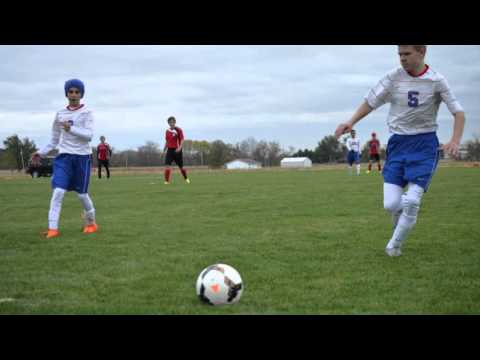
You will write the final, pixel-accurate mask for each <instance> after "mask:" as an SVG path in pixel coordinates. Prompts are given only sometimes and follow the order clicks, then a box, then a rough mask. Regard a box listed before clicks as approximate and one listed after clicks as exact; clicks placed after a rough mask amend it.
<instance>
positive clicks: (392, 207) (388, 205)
mask: <svg viewBox="0 0 480 360" xmlns="http://www.w3.org/2000/svg"><path fill="white" fill-rule="evenodd" d="M383 208H384V209H385V210H387V211H388V212H390V213H396V212H398V210H399V209H400V208H401V199H384V200H383Z"/></svg>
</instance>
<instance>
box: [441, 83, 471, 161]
mask: <svg viewBox="0 0 480 360" xmlns="http://www.w3.org/2000/svg"><path fill="white" fill-rule="evenodd" d="M438 86H439V92H440V97H441V98H442V100H443V101H444V102H445V104H446V105H447V107H448V110H449V111H450V113H452V114H453V118H454V123H453V135H452V138H451V139H450V141H449V142H448V143H446V144H445V145H443V150H444V151H445V152H446V153H447V154H450V155H453V156H456V155H457V154H458V151H459V148H460V141H461V140H462V136H463V129H464V127H465V112H464V111H463V108H462V106H461V105H460V103H459V102H458V100H457V99H456V97H455V95H454V94H453V92H452V90H451V89H450V86H449V85H448V82H447V80H446V79H444V78H443V79H441V81H439V82H438Z"/></svg>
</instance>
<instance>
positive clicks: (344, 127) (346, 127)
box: [335, 101, 373, 150]
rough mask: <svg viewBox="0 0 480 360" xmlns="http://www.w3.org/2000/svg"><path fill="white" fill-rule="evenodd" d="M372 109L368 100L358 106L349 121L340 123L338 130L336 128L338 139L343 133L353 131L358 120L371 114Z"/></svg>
mask: <svg viewBox="0 0 480 360" xmlns="http://www.w3.org/2000/svg"><path fill="white" fill-rule="evenodd" d="M372 111H373V108H372V107H370V105H368V102H367V101H364V102H363V103H362V105H360V106H359V107H358V109H357V111H355V113H354V114H353V116H352V117H351V118H350V120H349V121H347V122H346V123H341V124H340V125H338V127H337V130H335V136H336V137H337V139H338V138H339V137H340V136H342V135H343V134H345V133H349V132H350V131H352V129H353V126H354V125H355V124H356V123H357V122H359V121H360V120H361V119H363V118H364V117H365V116H367V115H368V114H370V113H371V112H372ZM349 150H350V149H349Z"/></svg>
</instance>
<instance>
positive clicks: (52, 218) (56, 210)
mask: <svg viewBox="0 0 480 360" xmlns="http://www.w3.org/2000/svg"><path fill="white" fill-rule="evenodd" d="M65 193H66V190H64V189H60V188H55V189H53V192H52V199H51V200H50V210H49V211H48V228H49V229H52V230H58V220H59V219H60V212H61V211H62V202H63V197H64V196H65Z"/></svg>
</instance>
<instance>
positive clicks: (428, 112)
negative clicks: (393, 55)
mask: <svg viewBox="0 0 480 360" xmlns="http://www.w3.org/2000/svg"><path fill="white" fill-rule="evenodd" d="M365 100H366V101H367V102H368V105H369V106H370V107H371V108H373V109H377V108H378V107H380V106H382V105H383V104H385V103H387V102H389V103H391V105H390V111H389V113H388V119H387V124H388V127H389V130H390V132H391V133H394V134H400V135H415V134H423V133H428V132H434V131H436V130H437V128H438V124H437V113H438V108H439V107H440V103H441V102H442V101H443V102H445V104H446V105H447V107H448V110H449V111H450V112H451V113H452V114H455V113H457V112H460V111H463V108H462V106H461V105H460V103H459V102H458V101H457V99H456V98H455V95H454V94H453V92H452V91H451V90H450V87H449V86H448V83H447V80H446V79H445V77H443V75H441V74H440V73H438V72H436V71H434V70H433V69H431V68H430V67H428V66H427V70H426V71H425V72H424V73H423V74H420V75H419V76H417V77H414V76H412V75H410V74H409V73H408V72H407V71H405V70H404V69H403V68H402V67H399V68H396V69H394V70H392V71H390V72H389V73H388V74H387V75H386V76H385V77H384V78H383V79H381V80H380V82H379V83H378V84H377V85H376V86H375V87H374V88H372V89H371V90H370V91H369V92H368V93H367V95H366V96H365Z"/></svg>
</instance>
